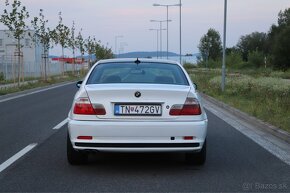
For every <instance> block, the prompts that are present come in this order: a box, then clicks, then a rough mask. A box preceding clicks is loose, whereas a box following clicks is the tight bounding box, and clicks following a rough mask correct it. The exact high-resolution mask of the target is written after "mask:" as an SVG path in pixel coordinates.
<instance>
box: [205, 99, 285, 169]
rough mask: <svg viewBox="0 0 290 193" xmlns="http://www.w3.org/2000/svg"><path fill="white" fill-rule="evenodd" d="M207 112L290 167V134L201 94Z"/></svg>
mask: <svg viewBox="0 0 290 193" xmlns="http://www.w3.org/2000/svg"><path fill="white" fill-rule="evenodd" d="M200 95H201V96H202V98H203V104H204V106H205V108H206V109H207V110H209V111H210V112H211V113H213V114H214V115H216V116H217V117H219V118H221V119H222V120H224V121H225V122H227V123H228V124H229V125H231V126H233V127H234V128H235V129H237V130H238V131H240V132H241V133H243V134H244V135H246V136H247V137H249V138H250V139H252V140H253V141H254V142H256V143H257V144H259V145H260V146H262V147H263V148H265V149H266V150H267V151H269V152H270V153H272V154H273V155H275V156H276V157H278V158H279V159H281V160H282V161H283V162H285V163H287V164H288V165H290V145H289V143H290V136H289V133H287V132H285V131H283V130H281V129H279V128H276V127H274V126H272V125H270V124H268V123H265V122H263V121H261V120H259V119H257V118H255V117H252V116H250V115H248V114H246V113H244V112H241V111H239V110H237V109H235V108H233V107H231V106H229V105H227V104H224V103H223V102H220V101H218V100H216V99H214V98H212V97H210V96H207V95H205V94H200Z"/></svg>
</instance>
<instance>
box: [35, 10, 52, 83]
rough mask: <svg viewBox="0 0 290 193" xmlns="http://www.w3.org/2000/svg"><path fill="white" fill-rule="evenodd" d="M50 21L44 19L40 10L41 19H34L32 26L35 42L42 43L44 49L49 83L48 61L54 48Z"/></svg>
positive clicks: (43, 55)
mask: <svg viewBox="0 0 290 193" xmlns="http://www.w3.org/2000/svg"><path fill="white" fill-rule="evenodd" d="M47 23H48V20H46V19H45V18H44V15H43V10H42V9H40V12H39V17H34V18H33V20H32V21H31V25H32V27H33V29H34V34H33V36H34V38H33V39H34V41H35V42H36V43H40V44H41V45H42V47H43V54H42V58H43V61H44V80H45V81H47V70H46V69H47V59H48V52H49V49H50V48H51V47H52V45H51V41H52V37H51V30H50V29H49V28H48V27H47Z"/></svg>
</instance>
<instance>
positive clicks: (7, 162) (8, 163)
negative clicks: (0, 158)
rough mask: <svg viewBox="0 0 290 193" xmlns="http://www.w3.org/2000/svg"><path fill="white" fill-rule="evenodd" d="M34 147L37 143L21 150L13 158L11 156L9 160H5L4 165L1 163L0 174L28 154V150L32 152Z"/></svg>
mask: <svg viewBox="0 0 290 193" xmlns="http://www.w3.org/2000/svg"><path fill="white" fill-rule="evenodd" d="M36 146H37V143H32V144H30V145H28V146H26V147H25V148H23V149H22V150H21V151H19V152H18V153H16V154H15V155H14V156H12V157H11V158H9V159H8V160H6V161H5V162H4V163H2V164H1V165H0V173H1V172H2V171H3V170H5V169H6V168H8V167H9V166H10V165H11V164H13V163H14V162H16V161H17V160H18V159H19V158H21V157H22V156H24V155H25V154H26V153H28V152H29V151H30V150H32V149H33V148H35V147H36Z"/></svg>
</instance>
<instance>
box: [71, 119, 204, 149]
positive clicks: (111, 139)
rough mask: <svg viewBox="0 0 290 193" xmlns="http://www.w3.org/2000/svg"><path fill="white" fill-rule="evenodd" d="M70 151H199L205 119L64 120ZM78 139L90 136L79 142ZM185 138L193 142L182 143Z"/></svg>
mask: <svg viewBox="0 0 290 193" xmlns="http://www.w3.org/2000/svg"><path fill="white" fill-rule="evenodd" d="M68 131H69V136H70V140H71V142H72V145H73V147H74V149H76V150H86V151H108V152H188V151H197V152H198V151H200V150H201V148H202V146H203V143H204V141H205V138H206V133H207V120H204V121H195V122H121V121H76V120H69V121H68ZM78 136H92V139H91V140H80V139H78ZM185 136H192V137H193V139H190V140H185V139H184V137H185Z"/></svg>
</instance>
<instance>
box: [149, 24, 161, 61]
mask: <svg viewBox="0 0 290 193" xmlns="http://www.w3.org/2000/svg"><path fill="white" fill-rule="evenodd" d="M149 30H150V31H156V36H157V51H156V55H157V59H158V51H159V29H149Z"/></svg>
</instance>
